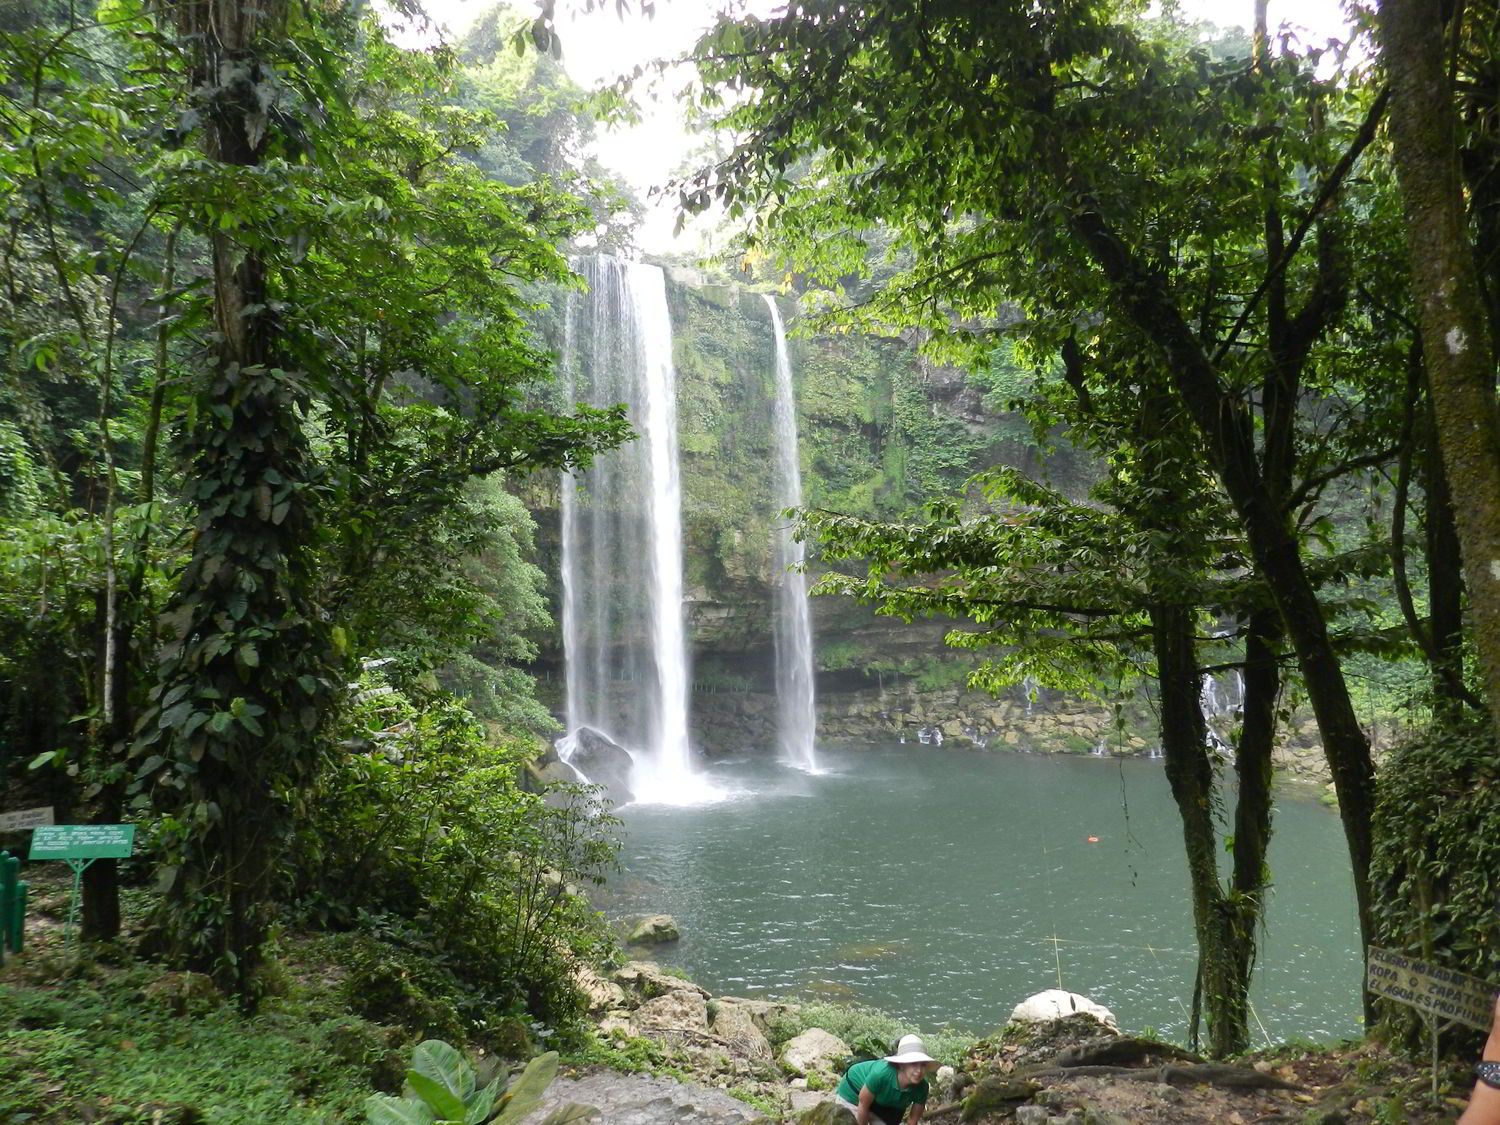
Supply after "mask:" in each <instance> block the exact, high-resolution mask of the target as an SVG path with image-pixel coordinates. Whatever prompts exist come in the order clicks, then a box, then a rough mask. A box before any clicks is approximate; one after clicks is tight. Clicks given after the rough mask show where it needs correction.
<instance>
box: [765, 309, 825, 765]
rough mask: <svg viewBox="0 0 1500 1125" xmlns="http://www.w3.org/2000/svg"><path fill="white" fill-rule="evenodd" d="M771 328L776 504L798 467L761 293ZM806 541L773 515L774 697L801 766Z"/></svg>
mask: <svg viewBox="0 0 1500 1125" xmlns="http://www.w3.org/2000/svg"><path fill="white" fill-rule="evenodd" d="M764 296H765V300H766V307H767V308H768V309H770V310H771V323H772V325H773V326H774V327H775V329H776V411H775V423H776V424H775V439H776V502H777V507H778V508H782V509H785V508H800V507H801V506H802V469H801V466H800V465H799V463H798V456H797V402H796V398H795V397H794V395H793V393H792V364H791V360H790V359H789V358H788V357H787V350H786V331H785V329H784V328H783V327H782V323H781V312H780V310H778V309H777V307H776V301H775V299H774V298H772V297H771V296H770V295H769V294H765V295H764ZM806 556H807V550H806V545H805V544H804V543H803V542H802V541H801V540H799V539H797V538H796V537H795V536H793V534H792V528H791V525H790V523H789V522H788V521H786V520H777V521H776V523H775V526H774V529H773V530H772V532H771V562H772V572H773V580H774V582H775V587H774V600H775V608H776V619H775V640H776V700H777V711H778V719H779V724H778V735H779V739H780V743H781V755H782V757H783V758H785V759H786V760H787V761H788V762H790V763H791V764H792V765H794V766H797V767H798V768H800V769H804V770H811V769H814V768H815V767H816V764H817V763H816V761H815V759H814V751H813V740H814V736H815V735H816V733H817V714H816V711H815V710H814V705H813V649H812V614H811V612H810V611H809V609H808V605H807V576H806V575H805V574H803V573H802V563H803V561H804V559H805V558H806Z"/></svg>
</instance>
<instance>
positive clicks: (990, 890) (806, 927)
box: [601, 745, 1360, 1042]
mask: <svg viewBox="0 0 1500 1125" xmlns="http://www.w3.org/2000/svg"><path fill="white" fill-rule="evenodd" d="M818 764H819V766H820V769H821V771H822V772H820V773H819V774H817V775H806V774H802V773H798V772H796V771H793V770H790V769H788V768H786V767H784V766H782V765H780V764H778V763H776V762H772V761H768V760H766V759H764V758H745V759H741V760H731V761H725V762H719V763H716V764H714V765H713V766H712V767H711V768H710V769H709V771H708V772H709V775H710V777H711V779H712V780H713V781H714V783H715V784H717V785H718V786H720V787H721V788H722V789H724V790H725V792H726V793H727V794H728V795H727V796H726V798H725V799H724V800H721V801H718V802H715V803H713V804H708V805H702V806H698V807H686V808H683V807H668V806H653V805H639V806H627V807H625V808H624V809H622V810H621V811H620V815H621V817H622V819H623V820H624V849H623V854H622V863H623V871H622V872H621V873H620V874H618V875H617V876H616V877H615V878H613V879H612V880H611V889H610V891H609V893H608V897H607V899H606V900H604V901H603V902H602V903H601V905H602V906H603V907H604V908H605V909H606V910H608V911H609V912H610V913H611V914H616V915H618V914H624V913H632V912H634V913H647V912H650V913H656V912H665V913H670V914H672V915H674V916H675V917H676V918H677V920H678V922H679V923H680V925H681V927H682V932H683V938H682V940H681V941H680V942H677V943H674V944H672V945H668V946H663V947H659V948H658V949H657V950H656V951H654V952H653V953H652V954H651V956H654V957H656V958H657V959H658V960H660V961H661V962H663V963H664V964H667V965H675V966H678V967H680V968H681V969H682V970H683V971H684V972H685V973H686V974H687V975H688V976H690V977H691V978H692V979H694V980H696V981H698V982H699V983H701V984H702V985H704V987H706V988H708V989H710V990H711V991H712V992H714V993H715V994H717V995H737V996H766V997H770V996H776V997H791V998H801V999H812V998H823V999H828V1000H832V1001H836V1002H857V1003H861V1004H865V1005H869V1006H872V1007H876V1008H880V1009H882V1010H884V1011H887V1012H889V1013H891V1014H892V1015H895V1016H898V1017H900V1018H902V1019H904V1020H907V1021H910V1022H911V1023H912V1024H913V1025H916V1026H920V1027H922V1028H928V1029H937V1028H943V1027H948V1028H953V1029H955V1030H963V1031H970V1032H976V1033H982V1032H985V1031H989V1030H991V1029H993V1028H995V1027H997V1026H999V1025H1000V1024H1003V1023H1004V1022H1005V1020H1006V1018H1007V1016H1009V1014H1010V1010H1011V1008H1012V1007H1013V1006H1014V1005H1015V1004H1016V1003H1017V1002H1018V1001H1020V1000H1022V999H1024V998H1025V997H1026V996H1028V995H1030V994H1032V993H1035V992H1039V991H1041V990H1043V989H1046V988H1056V987H1058V986H1059V985H1061V987H1063V988H1067V989H1069V990H1071V991H1073V992H1077V993H1082V994H1083V995H1086V996H1089V997H1090V998H1092V999H1094V1000H1096V1001H1098V1002H1099V1003H1101V1004H1104V1005H1105V1006H1107V1007H1109V1008H1110V1009H1112V1010H1113V1011H1114V1013H1115V1015H1116V1017H1117V1018H1118V1019H1119V1021H1120V1024H1121V1027H1123V1028H1125V1029H1128V1030H1137V1031H1139V1030H1142V1029H1146V1028H1155V1029H1156V1030H1157V1031H1158V1032H1160V1033H1162V1034H1163V1035H1165V1036H1167V1037H1169V1038H1177V1039H1181V1038H1183V1037H1184V1036H1185V1035H1186V1028H1187V1016H1188V1007H1189V1005H1190V1003H1191V1001H1192V990H1193V968H1194V954H1193V952H1192V949H1193V943H1192V940H1191V933H1192V931H1191V920H1190V915H1189V903H1188V889H1187V874H1186V863H1185V861H1184V859H1183V855H1182V836H1181V828H1180V825H1179V821H1178V818H1177V812H1176V808H1175V806H1174V805H1173V804H1172V799H1171V794H1170V793H1169V792H1168V789H1167V782H1166V778H1165V776H1164V775H1163V772H1162V765H1161V763H1160V762H1158V761H1141V760H1136V759H1100V758H1068V757H1056V756H1043V755H1029V754H995V753H973V752H967V751H962V750H943V749H937V748H933V747H927V746H917V745H908V746H889V747H876V748H870V749H859V750H845V751H833V750H828V749H823V750H820V751H819V762H818ZM1274 828H1275V835H1274V839H1273V842H1272V845H1271V851H1270V867H1271V873H1272V878H1273V880H1274V890H1273V891H1272V897H1271V901H1270V908H1269V912H1268V920H1267V925H1266V932H1265V934H1264V935H1263V940H1262V947H1261V955H1260V963H1259V967H1258V969H1257V974H1256V982H1255V987H1254V990H1253V993H1252V1002H1253V1005H1254V1015H1255V1019H1253V1020H1252V1034H1253V1036H1254V1038H1255V1040H1256V1042H1262V1041H1264V1040H1266V1039H1271V1040H1277V1041H1280V1040H1285V1039H1289V1038H1294V1037H1301V1038H1306V1039H1313V1040H1328V1039H1335V1038H1339V1037H1343V1036H1347V1035H1354V1034H1357V1033H1358V1031H1359V1026H1360V1023H1359V994H1358V988H1359V981H1360V958H1359V954H1358V941H1359V938H1358V926H1357V919H1356V916H1355V909H1354V892H1353V885H1352V883H1351V880H1350V878H1349V874H1348V857H1347V853H1346V851H1345V848H1344V838H1343V831H1342V828H1341V826H1340V823H1339V820H1338V816H1337V814H1336V813H1334V812H1332V811H1331V810H1329V809H1326V808H1323V807H1322V806H1320V805H1319V804H1317V803H1316V801H1312V800H1308V799H1305V798H1293V797H1291V796H1283V797H1282V798H1281V799H1280V800H1279V801H1278V803H1277V808H1276V814H1275V824H1274ZM1091 836H1092V837H1095V838H1097V843H1091V842H1090V841H1089V837H1091ZM1225 858H1226V862H1227V856H1226V857H1225Z"/></svg>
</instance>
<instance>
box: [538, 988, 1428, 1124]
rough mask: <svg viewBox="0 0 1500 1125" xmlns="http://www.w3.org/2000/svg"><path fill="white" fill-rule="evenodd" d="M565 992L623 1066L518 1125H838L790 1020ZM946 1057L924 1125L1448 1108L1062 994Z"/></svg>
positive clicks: (762, 1005) (1305, 1053)
mask: <svg viewBox="0 0 1500 1125" xmlns="http://www.w3.org/2000/svg"><path fill="white" fill-rule="evenodd" d="M577 983H578V985H579V987H580V989H581V990H582V991H583V992H584V993H585V994H586V995H587V997H588V1003H589V1009H590V1014H591V1016H592V1018H593V1019H594V1021H595V1025H596V1031H597V1035H598V1037H599V1040H600V1043H601V1052H602V1053H604V1054H606V1055H608V1054H611V1053H613V1055H614V1056H615V1057H616V1058H617V1059H619V1060H622V1061H623V1062H625V1063H626V1065H623V1066H616V1068H615V1069H611V1067H610V1066H609V1065H607V1064H606V1063H602V1062H594V1063H590V1064H587V1065H582V1066H577V1067H574V1068H571V1069H570V1070H569V1071H568V1072H567V1073H565V1074H564V1076H563V1077H562V1078H560V1079H559V1080H558V1081H557V1082H555V1083H554V1085H553V1088H552V1089H551V1090H549V1092H548V1095H547V1101H546V1103H545V1104H544V1106H543V1107H542V1109H541V1110H539V1111H538V1112H537V1113H536V1114H535V1115H533V1117H531V1118H528V1119H527V1122H526V1125H535V1123H536V1122H539V1121H540V1120H541V1119H542V1117H543V1116H545V1114H546V1113H547V1112H549V1111H551V1110H552V1109H554V1108H556V1107H558V1106H561V1105H565V1104H567V1103H569V1102H573V1103H577V1104H581V1105H587V1106H593V1107H595V1108H597V1109H598V1110H599V1116H598V1118H597V1120H600V1121H603V1122H608V1123H609V1125H682V1123H689V1122H701V1123H704V1125H776V1123H779V1122H796V1123H798V1125H848V1121H849V1117H848V1116H847V1114H846V1112H845V1111H844V1110H841V1109H839V1108H838V1107H837V1105H836V1104H835V1103H834V1102H833V1094H832V1091H833V1088H834V1086H835V1084H836V1082H837V1081H838V1074H839V1073H841V1072H842V1070H843V1069H844V1068H845V1067H846V1066H847V1065H848V1064H849V1062H850V1061H851V1056H852V1055H853V1054H854V1053H855V1051H856V1049H857V1048H854V1047H852V1046H851V1045H850V1044H849V1043H847V1042H845V1041H844V1040H842V1039H840V1038H839V1037H838V1036H836V1035H834V1034H833V1033H832V1032H830V1031H828V1030H827V1029H826V1028H821V1027H807V1026H803V1022H804V1021H803V1020H802V1019H801V1018H800V1017H801V1014H802V1008H801V1007H800V1006H799V1005H797V1004H793V1003H789V1002H785V1001H778V1000H766V999H749V998H744V997H734V996H717V997H716V996H713V995H711V994H710V993H709V992H708V991H707V990H706V989H704V988H702V987H700V986H699V985H697V984H695V983H693V982H692V981H689V980H685V979H683V978H681V977H677V976H674V975H672V974H671V973H669V972H667V971H665V970H663V969H662V968H661V966H660V965H657V964H656V963H654V962H651V961H631V962H629V963H627V964H625V965H623V966H621V967H620V968H617V969H615V970H613V971H611V972H602V971H598V972H596V971H594V970H591V969H587V968H581V967H580V968H579V970H578V973H577ZM1075 1009H1076V1010H1075ZM868 1050H869V1048H868V1046H867V1045H865V1051H866V1052H867V1054H866V1057H868ZM949 1053H950V1054H951V1055H953V1057H951V1058H948V1059H945V1060H944V1062H945V1065H942V1066H941V1067H939V1066H937V1065H936V1064H934V1065H933V1067H932V1068H931V1072H930V1076H929V1083H930V1086H931V1094H930V1097H929V1101H928V1110H927V1114H926V1118H925V1120H938V1121H942V1120H962V1121H964V1122H980V1123H996V1125H998V1123H1000V1122H1004V1123H1007V1125H1009V1123H1011V1122H1014V1123H1016V1125H1134V1123H1141V1125H1148V1123H1149V1125H1208V1123H1215V1125H1222V1123H1226V1122H1227V1123H1230V1125H1247V1123H1248V1122H1252V1121H1253V1122H1257V1123H1268V1125H1269V1123H1282V1125H1306V1123H1317V1125H1357V1123H1362V1122H1371V1123H1374V1122H1383V1121H1387V1120H1394V1119H1395V1118H1391V1117H1389V1116H1388V1113H1389V1111H1390V1107H1391V1105H1393V1104H1396V1103H1397V1102H1399V1103H1401V1104H1403V1105H1406V1106H1407V1107H1408V1109H1410V1110H1411V1111H1412V1112H1410V1113H1409V1114H1407V1115H1403V1116H1402V1117H1401V1118H1400V1119H1401V1120H1403V1121H1407V1122H1409V1123H1411V1125H1415V1123H1417V1122H1436V1121H1438V1120H1440V1119H1442V1117H1441V1114H1442V1113H1443V1111H1444V1109H1445V1108H1446V1109H1447V1110H1448V1111H1450V1112H1451V1106H1452V1103H1451V1102H1449V1103H1446V1104H1445V1105H1435V1106H1433V1107H1432V1108H1433V1110H1434V1113H1433V1114H1428V1113H1427V1112H1425V1111H1422V1110H1417V1109H1416V1107H1415V1106H1413V1105H1412V1098H1413V1093H1412V1092H1413V1091H1417V1090H1419V1089H1421V1088H1422V1087H1423V1086H1424V1085H1425V1083H1426V1081H1427V1078H1426V1076H1425V1075H1424V1074H1423V1072H1422V1071H1421V1070H1420V1068H1417V1067H1414V1066H1412V1065H1411V1064H1409V1063H1408V1062H1406V1061H1404V1060H1401V1059H1398V1058H1395V1057H1393V1056H1390V1055H1389V1054H1387V1053H1386V1052H1385V1051H1384V1050H1383V1048H1380V1047H1379V1046H1377V1045H1373V1044H1360V1045H1356V1046H1352V1047H1351V1046H1345V1047H1343V1048H1332V1049H1327V1050H1318V1049H1308V1048H1305V1047H1304V1048H1281V1049H1276V1048H1273V1049H1271V1050H1268V1051H1265V1052H1260V1053H1258V1054H1257V1055H1254V1056H1247V1057H1245V1058H1241V1059H1238V1060H1235V1061H1233V1062H1232V1063H1210V1062H1207V1061H1205V1060H1204V1059H1202V1058H1200V1057H1198V1056H1197V1055H1194V1054H1193V1053H1191V1052H1189V1051H1186V1050H1184V1049H1182V1048H1181V1047H1178V1046H1174V1045H1172V1044H1167V1043H1162V1042H1158V1041H1156V1040H1154V1039H1151V1038H1146V1037H1140V1036H1134V1035H1129V1034H1122V1033H1121V1032H1120V1031H1119V1029H1118V1028H1116V1027H1115V1026H1114V1020H1113V1017H1112V1016H1111V1015H1110V1014H1109V1013H1108V1012H1107V1011H1106V1010H1104V1009H1100V1008H1098V1007H1097V1006H1096V1005H1091V1004H1090V1003H1089V1001H1087V1000H1086V998H1084V997H1077V996H1072V995H1071V994H1068V993H1063V992H1056V993H1043V994H1039V995H1038V996H1036V997H1032V998H1030V1000H1028V1001H1026V1002H1024V1003H1023V1004H1020V1005H1017V1008H1016V1011H1015V1012H1014V1013H1013V1014H1012V1017H1011V1020H1010V1021H1009V1022H1008V1023H1007V1025H1006V1026H1005V1027H1004V1028H1003V1029H1000V1030H999V1031H997V1032H995V1033H994V1034H993V1035H991V1036H989V1037H986V1038H982V1039H977V1040H974V1041H971V1042H968V1043H967V1044H965V1045H963V1046H961V1047H959V1048H956V1049H953V1050H951V1051H950V1052H949ZM643 1058H646V1059H648V1060H649V1061H648V1062H647V1063H646V1064H644V1065H643V1064H642V1062H641V1060H642V1059H643ZM643 1070H645V1071H648V1073H641V1071H643ZM1372 1074H1378V1075H1379V1082H1378V1083H1372V1080H1371V1078H1370V1075H1372ZM1449 1119H1451V1118H1449Z"/></svg>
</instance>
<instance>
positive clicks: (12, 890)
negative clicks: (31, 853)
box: [0, 852, 21, 964]
mask: <svg viewBox="0 0 1500 1125" xmlns="http://www.w3.org/2000/svg"><path fill="white" fill-rule="evenodd" d="M20 870H21V860H20V857H19V856H13V855H11V854H10V852H0V964H4V960H3V959H4V957H5V948H6V947H9V948H10V949H11V950H12V951H14V948H15V947H14V946H12V945H11V944H10V934H11V929H12V926H13V921H12V919H13V918H14V917H15V913H16V876H17V874H18V873H19V871H20Z"/></svg>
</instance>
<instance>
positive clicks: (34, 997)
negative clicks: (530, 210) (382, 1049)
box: [0, 967, 372, 1125]
mask: <svg viewBox="0 0 1500 1125" xmlns="http://www.w3.org/2000/svg"><path fill="white" fill-rule="evenodd" d="M13 975H14V974H12V973H11V972H10V971H7V973H6V977H5V978H0V1058H4V1059H6V1060H7V1065H6V1066H5V1067H3V1068H0V1120H3V1121H14V1122H39V1123H41V1122H46V1123H51V1122H57V1123H61V1122H65V1121H66V1122H76V1121H81V1120H104V1121H111V1122H119V1123H121V1125H125V1123H134V1122H136V1121H141V1122H145V1121H150V1120H152V1119H153V1118H154V1116H155V1114H157V1113H158V1112H161V1111H162V1110H163V1108H164V1107H178V1108H177V1113H176V1116H175V1117H174V1116H166V1115H164V1116H163V1118H162V1119H163V1120H182V1121H202V1122H206V1123H211V1125H260V1123H263V1122H267V1121H277V1122H288V1123H302V1122H306V1123H309V1125H311V1123H313V1122H319V1123H322V1122H329V1123H332V1122H345V1121H351V1122H352V1121H360V1120H362V1119H363V1113H362V1111H361V1110H360V1108H359V1107H360V1105H361V1103H362V1102H363V1101H364V1098H365V1097H366V1096H368V1094H370V1093H371V1092H372V1086H371V1081H370V1078H371V1075H370V1072H369V1066H368V1064H367V1063H366V1062H365V1060H364V1059H362V1058H354V1059H350V1058H348V1057H347V1056H348V1055H349V1054H350V1051H349V1049H348V1046H347V1043H348V1041H349V1040H348V1037H347V1035H345V1034H341V1033H346V1032H347V1031H348V1030H349V1028H350V1025H351V1019H350V1017H348V1016H347V1015H344V1014H342V1013H337V1012H333V1011H329V1010H320V1009H319V1008H317V1007H316V1006H312V1005H308V1004H306V1003H300V1002H298V1001H296V1000H290V999H288V1000H274V1001H270V1002H268V1003H267V1005H266V1006H265V1010H264V1011H263V1012H262V1013H261V1014H260V1015H257V1016H255V1017H253V1018H247V1017H245V1016H242V1015H240V1014H239V1013H238V1012H237V1011H235V1010H234V1009H233V1008H230V1007H227V1006H224V1005H218V1006H215V1007H213V1008H211V1009H209V1010H198V1011H194V1012H192V1013H191V1015H185V1016H177V1015H173V1014H171V1013H170V1012H169V1011H167V1010H166V1009H165V1008H164V1007H163V1006H162V1005H161V1004H160V1003H159V1002H154V1001H152V1000H150V999H149V998H148V997H147V994H146V993H145V991H144V989H145V986H146V985H148V984H149V983H150V982H151V980H152V979H153V977H155V976H156V975H158V974H157V973H156V972H155V971H153V970H152V969H150V968H149V967H136V968H132V969H128V970H124V971H121V972H104V973H102V974H101V975H100V976H99V977H98V979H78V980H72V981H69V982H67V983H64V984H61V985H60V986H51V987H48V986H47V985H46V984H44V983H41V982H32V983H13V982H12V980H11V979H9V978H11V977H12V976H13ZM356 1041H357V1040H356ZM335 1044H339V1045H338V1046H337V1047H336V1046H335ZM341 1053H342V1054H343V1056H345V1057H340V1054H341Z"/></svg>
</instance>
